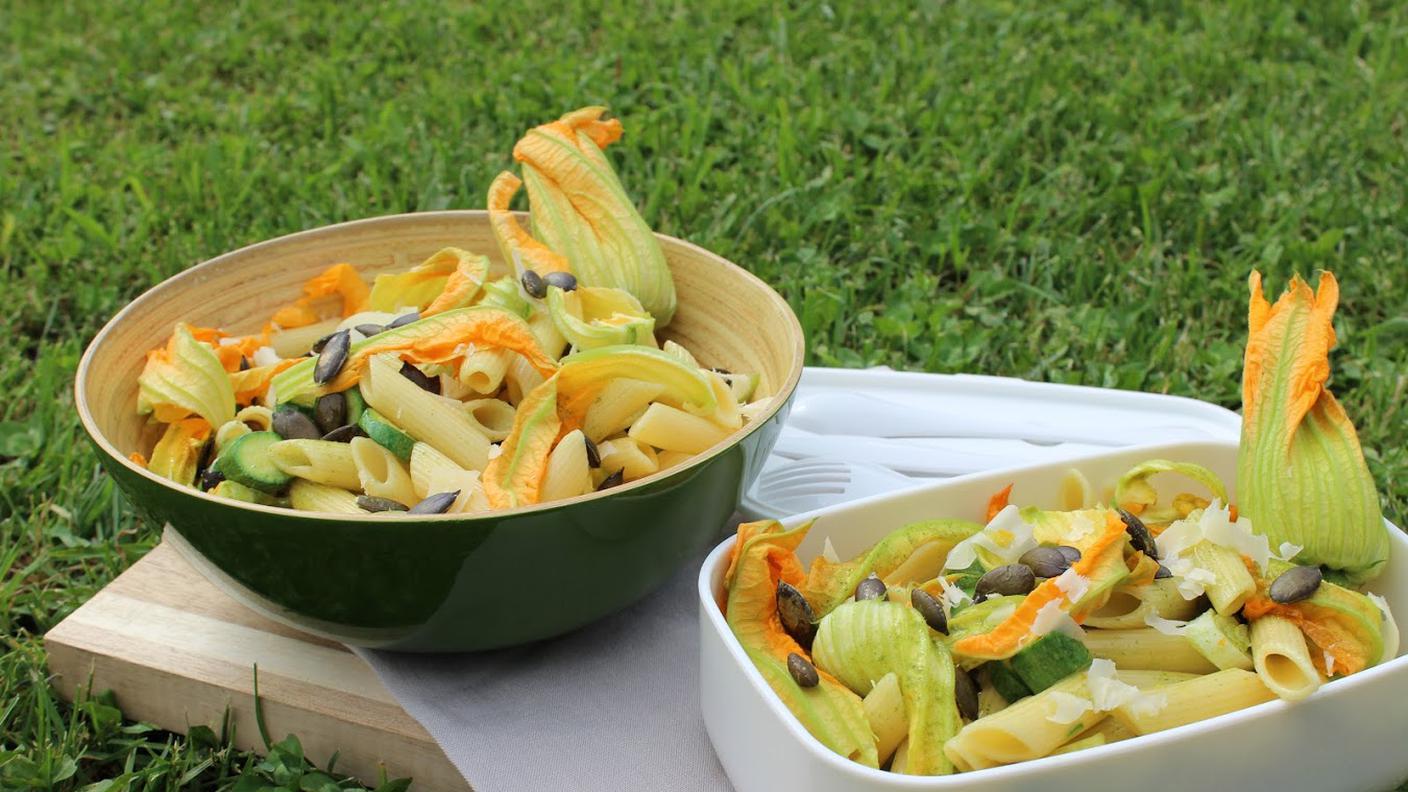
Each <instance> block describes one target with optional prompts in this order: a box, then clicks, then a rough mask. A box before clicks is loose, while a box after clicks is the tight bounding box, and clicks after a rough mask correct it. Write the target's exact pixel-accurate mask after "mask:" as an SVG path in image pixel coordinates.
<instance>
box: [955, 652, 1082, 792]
mask: <svg viewBox="0 0 1408 792" xmlns="http://www.w3.org/2000/svg"><path fill="white" fill-rule="evenodd" d="M1069 696H1076V697H1079V698H1084V699H1089V697H1090V692H1089V690H1087V689H1086V685H1085V675H1084V674H1083V673H1077V674H1073V675H1071V676H1070V677H1067V678H1066V679H1064V680H1062V681H1060V682H1058V683H1056V684H1055V685H1052V686H1051V687H1049V688H1047V689H1046V690H1043V691H1042V692H1040V693H1037V694H1036V695H1034V696H1028V697H1026V698H1024V699H1022V700H1021V701H1018V702H1016V703H1014V704H1012V705H1011V706H1009V707H1007V708H1006V709H1003V710H1001V711H999V712H997V713H994V714H992V715H988V716H987V717H983V718H979V719H977V720H975V721H973V722H972V723H969V724H968V725H966V726H964V727H963V728H962V729H961V730H959V732H958V734H957V735H955V736H954V737H952V738H951V739H950V740H949V741H948V742H947V743H945V744H944V753H945V754H947V755H948V758H949V759H950V760H951V761H952V762H953V764H954V766H955V767H957V768H958V769H960V770H963V771H968V770H982V769H984V768H988V767H997V766H998V765H1004V764H1012V763H1013V762H1023V761H1026V760H1028V759H1038V758H1040V757H1043V756H1046V755H1048V754H1050V753H1051V752H1052V751H1054V750H1056V749H1057V748H1059V747H1061V746H1062V745H1064V744H1065V743H1066V741H1067V740H1069V739H1071V738H1072V737H1074V736H1076V735H1078V734H1080V733H1081V732H1083V731H1086V730H1088V729H1090V728H1091V727H1092V726H1094V725H1095V724H1097V723H1099V722H1100V721H1102V720H1104V719H1105V713H1103V712H1096V711H1094V710H1090V709H1087V710H1085V711H1084V712H1082V713H1080V714H1079V715H1076V716H1075V719H1074V720H1068V719H1067V718H1062V717H1059V716H1058V710H1059V709H1060V708H1061V707H1060V702H1061V700H1062V698H1063V697H1069Z"/></svg>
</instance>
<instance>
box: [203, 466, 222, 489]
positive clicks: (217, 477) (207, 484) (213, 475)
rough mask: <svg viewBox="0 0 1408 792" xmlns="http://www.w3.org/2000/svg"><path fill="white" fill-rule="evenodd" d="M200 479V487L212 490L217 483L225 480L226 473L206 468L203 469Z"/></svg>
mask: <svg viewBox="0 0 1408 792" xmlns="http://www.w3.org/2000/svg"><path fill="white" fill-rule="evenodd" d="M199 479H200V488H201V489H203V490H210V489H214V488H215V485H216V484H219V483H220V482H222V481H224V480H225V474H224V473H221V472H220V471H218V470H214V469H211V468H206V469H205V470H202V471H201V473H200V476H199Z"/></svg>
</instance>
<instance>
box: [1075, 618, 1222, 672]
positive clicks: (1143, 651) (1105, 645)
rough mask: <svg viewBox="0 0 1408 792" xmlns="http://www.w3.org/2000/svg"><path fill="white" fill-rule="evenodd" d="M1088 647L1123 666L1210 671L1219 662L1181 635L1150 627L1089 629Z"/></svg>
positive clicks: (1164, 669) (1086, 636) (1159, 669)
mask: <svg viewBox="0 0 1408 792" xmlns="http://www.w3.org/2000/svg"><path fill="white" fill-rule="evenodd" d="M1085 648H1087V649H1089V650H1090V653H1091V654H1092V655H1094V656H1096V657H1103V658H1106V659H1108V660H1113V661H1114V662H1115V665H1117V666H1119V667H1120V669H1122V670H1123V669H1147V670H1152V671H1182V672H1185V673H1191V674H1209V673H1212V672H1213V671H1216V670H1217V666H1215V665H1213V664H1212V663H1211V662H1209V661H1208V659H1207V658H1206V657H1203V655H1202V654H1201V653H1200V652H1199V651H1198V650H1197V649H1196V648H1194V647H1193V645H1192V644H1191V643H1189V642H1188V639H1187V638H1184V637H1183V636H1181V635H1165V634H1163V633H1161V632H1159V631H1158V630H1155V629H1153V628H1151V627H1146V628H1144V629H1140V630H1090V631H1088V632H1086V634H1085Z"/></svg>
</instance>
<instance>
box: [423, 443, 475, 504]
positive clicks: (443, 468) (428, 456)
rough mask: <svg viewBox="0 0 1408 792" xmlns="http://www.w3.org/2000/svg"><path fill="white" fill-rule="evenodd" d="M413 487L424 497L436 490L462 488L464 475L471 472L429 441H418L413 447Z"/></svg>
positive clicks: (444, 490)
mask: <svg viewBox="0 0 1408 792" xmlns="http://www.w3.org/2000/svg"><path fill="white" fill-rule="evenodd" d="M409 472H410V474H411V488H412V489H413V490H414V491H415V493H416V497H417V498H424V497H426V496H427V495H431V494H433V493H436V492H450V491H451V490H456V489H459V488H460V484H461V483H462V482H463V481H464V475H465V474H466V473H467V472H469V471H466V470H465V469H464V468H462V467H460V466H459V465H457V464H455V461H454V460H452V459H450V458H449V457H447V456H445V455H444V454H442V453H440V452H439V451H436V450H435V446H432V445H430V444H429V443H416V444H415V445H414V446H412V447H411V464H410V466H409Z"/></svg>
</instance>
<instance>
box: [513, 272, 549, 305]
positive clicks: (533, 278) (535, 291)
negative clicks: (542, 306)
mask: <svg viewBox="0 0 1408 792" xmlns="http://www.w3.org/2000/svg"><path fill="white" fill-rule="evenodd" d="M518 282H519V283H522V284H523V291H525V292H528V296H529V297H532V298H533V299H535V300H541V299H543V298H544V297H546V296H548V285H547V283H546V282H544V281H543V276H542V275H539V274H538V273H537V272H534V271H533V270H530V269H526V270H523V275H522V276H520V277H519V279H518Z"/></svg>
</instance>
